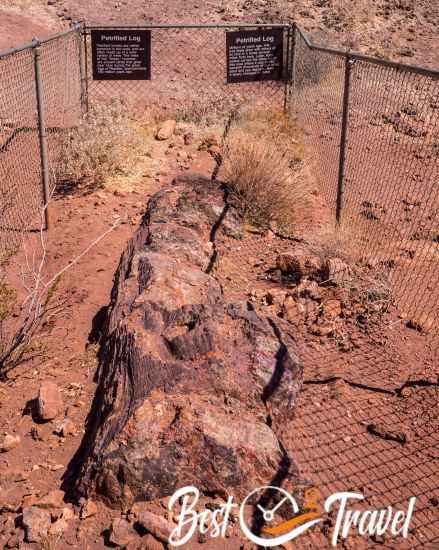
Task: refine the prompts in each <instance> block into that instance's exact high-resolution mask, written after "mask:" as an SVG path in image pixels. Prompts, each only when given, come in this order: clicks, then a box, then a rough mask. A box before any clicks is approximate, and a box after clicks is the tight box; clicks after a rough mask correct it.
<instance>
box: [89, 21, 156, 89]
mask: <svg viewBox="0 0 439 550" xmlns="http://www.w3.org/2000/svg"><path fill="white" fill-rule="evenodd" d="M91 52H92V61H93V80H150V79H151V31H148V30H126V29H120V30H118V29H111V30H102V31H99V30H92V31H91Z"/></svg>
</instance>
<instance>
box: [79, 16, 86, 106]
mask: <svg viewBox="0 0 439 550" xmlns="http://www.w3.org/2000/svg"><path fill="white" fill-rule="evenodd" d="M79 37H80V39H79V74H80V79H81V109H82V114H84V112H87V111H88V106H87V103H88V98H87V66H86V60H85V49H86V47H87V35H86V33H85V26H84V24H83V25H82V26H81V28H80V30H79Z"/></svg>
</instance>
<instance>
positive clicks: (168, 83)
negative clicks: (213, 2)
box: [86, 25, 290, 120]
mask: <svg viewBox="0 0 439 550" xmlns="http://www.w3.org/2000/svg"><path fill="white" fill-rule="evenodd" d="M114 28H115V29H117V28H120V27H114ZM126 28H127V29H129V27H126ZM251 28H252V27H251ZM253 28H258V26H257V25H256V26H255V27H253ZM273 28H279V27H277V26H273ZM280 28H281V29H283V34H284V48H283V51H284V67H285V74H284V78H283V79H282V80H280V81H268V80H267V81H264V82H247V83H234V84H228V83H227V74H226V73H227V55H226V32H228V31H236V30H239V29H241V27H236V26H230V27H191V26H176V27H165V28H155V27H147V26H145V27H142V28H141V29H142V30H151V52H152V53H151V64H152V66H151V80H143V81H142V80H125V81H115V80H102V81H99V80H92V79H91V74H92V54H91V49H92V48H91V38H90V32H89V31H90V30H91V29H93V30H99V29H101V30H111V27H102V28H101V27H90V28H89V29H88V34H87V44H86V51H87V74H88V75H89V80H88V101H89V105H90V106H92V105H93V104H94V103H96V102H100V101H108V100H109V99H113V98H120V99H123V100H125V101H127V102H128V103H129V104H130V105H131V106H133V107H134V108H135V109H136V110H140V111H141V110H145V109H151V110H152V109H157V110H158V111H159V112H162V113H165V114H166V113H168V114H169V116H176V117H179V118H181V119H184V118H185V117H186V118H190V119H194V120H197V119H199V120H203V119H206V118H207V119H209V118H215V117H216V116H220V117H221V116H222V117H226V116H227V115H228V114H229V113H230V111H231V110H233V109H234V108H236V107H238V106H240V105H243V104H254V105H255V106H256V105H263V106H265V107H270V108H273V109H282V108H283V106H284V102H285V95H286V90H287V86H288V82H287V74H286V70H287V69H286V67H287V59H286V58H287V56H288V52H289V37H290V34H289V27H284V26H281V27H280ZM136 29H139V27H136ZM246 29H247V27H246Z"/></svg>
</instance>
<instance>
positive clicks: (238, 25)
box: [85, 23, 291, 31]
mask: <svg viewBox="0 0 439 550" xmlns="http://www.w3.org/2000/svg"><path fill="white" fill-rule="evenodd" d="M290 27H291V25H288V24H286V23H207V24H201V23H200V24H195V23H193V24H192V23H188V24H185V23H181V24H178V23H177V24H170V23H169V24H168V23H166V24H165V23H163V24H156V25H154V24H152V25H148V24H146V23H145V25H136V24H133V25H86V26H85V31H94V30H105V29H145V30H147V29H236V28H238V29H261V28H262V29H264V28H266V29H289V28H290Z"/></svg>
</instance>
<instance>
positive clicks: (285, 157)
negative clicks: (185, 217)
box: [222, 109, 310, 232]
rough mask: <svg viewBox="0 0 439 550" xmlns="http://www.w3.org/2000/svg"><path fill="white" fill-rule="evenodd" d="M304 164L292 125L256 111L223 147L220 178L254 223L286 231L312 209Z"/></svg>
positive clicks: (234, 129) (236, 126) (235, 126)
mask: <svg viewBox="0 0 439 550" xmlns="http://www.w3.org/2000/svg"><path fill="white" fill-rule="evenodd" d="M302 159H303V147H302V145H301V144H300V133H299V130H298V128H297V126H296V124H295V122H294V120H292V119H291V118H290V117H288V116H286V115H284V114H282V113H278V112H276V111H271V110H262V109H256V110H253V111H248V112H246V113H244V114H242V115H240V116H239V119H238V120H237V121H235V123H234V124H233V126H232V129H231V131H230V133H229V136H228V138H227V140H226V143H225V146H224V164H223V172H222V177H223V179H225V181H226V182H227V185H228V187H229V189H230V191H231V192H232V193H233V194H234V195H235V197H236V198H237V200H238V202H239V205H240V207H241V209H242V211H243V213H244V215H245V216H246V218H248V220H249V221H250V222H251V223H253V224H255V225H258V226H261V227H269V226H271V225H276V227H277V228H279V229H280V230H282V231H287V232H288V231H291V230H292V229H293V228H294V225H295V223H296V222H297V221H299V220H300V221H303V219H304V217H306V216H307V213H308V211H309V209H310V191H309V182H308V181H307V178H306V176H305V173H304V171H303V162H302Z"/></svg>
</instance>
